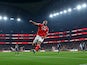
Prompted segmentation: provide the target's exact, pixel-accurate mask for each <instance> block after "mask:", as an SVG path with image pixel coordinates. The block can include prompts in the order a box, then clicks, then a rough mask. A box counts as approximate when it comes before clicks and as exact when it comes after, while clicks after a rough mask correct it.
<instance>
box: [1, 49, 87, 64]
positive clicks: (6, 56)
mask: <svg viewBox="0 0 87 65" xmlns="http://www.w3.org/2000/svg"><path fill="white" fill-rule="evenodd" d="M0 65H87V52H86V51H85V52H81V51H79V52H60V53H57V52H44V53H43V52H38V53H36V54H33V53H32V52H20V53H19V54H18V55H17V54H15V53H14V52H0Z"/></svg>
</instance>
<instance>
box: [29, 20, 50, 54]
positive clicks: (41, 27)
mask: <svg viewBox="0 0 87 65" xmlns="http://www.w3.org/2000/svg"><path fill="white" fill-rule="evenodd" d="M29 22H30V23H32V24H34V25H36V26H38V31H37V35H36V37H35V39H34V41H33V43H32V45H33V46H35V48H34V50H33V52H34V53H35V51H38V50H39V49H40V48H41V43H42V42H43V41H44V39H45V38H46V37H47V35H48V32H49V28H48V26H47V20H44V21H43V23H36V22H34V21H32V20H30V21H29Z"/></svg>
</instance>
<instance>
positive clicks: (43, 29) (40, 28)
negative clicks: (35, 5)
mask: <svg viewBox="0 0 87 65" xmlns="http://www.w3.org/2000/svg"><path fill="white" fill-rule="evenodd" d="M48 31H49V28H48V27H47V26H45V25H43V24H39V25H38V32H37V35H39V36H46V35H47V33H48Z"/></svg>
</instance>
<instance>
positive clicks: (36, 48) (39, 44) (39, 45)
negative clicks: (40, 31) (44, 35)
mask: <svg viewBox="0 0 87 65" xmlns="http://www.w3.org/2000/svg"><path fill="white" fill-rule="evenodd" d="M40 48H41V41H38V42H37V45H36V47H35V50H36V51H38V50H39V49H40Z"/></svg>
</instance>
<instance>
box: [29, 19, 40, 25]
mask: <svg viewBox="0 0 87 65" xmlns="http://www.w3.org/2000/svg"><path fill="white" fill-rule="evenodd" d="M29 22H30V23H32V24H34V25H36V26H38V25H39V24H40V23H36V22H34V21H32V20H29Z"/></svg>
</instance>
